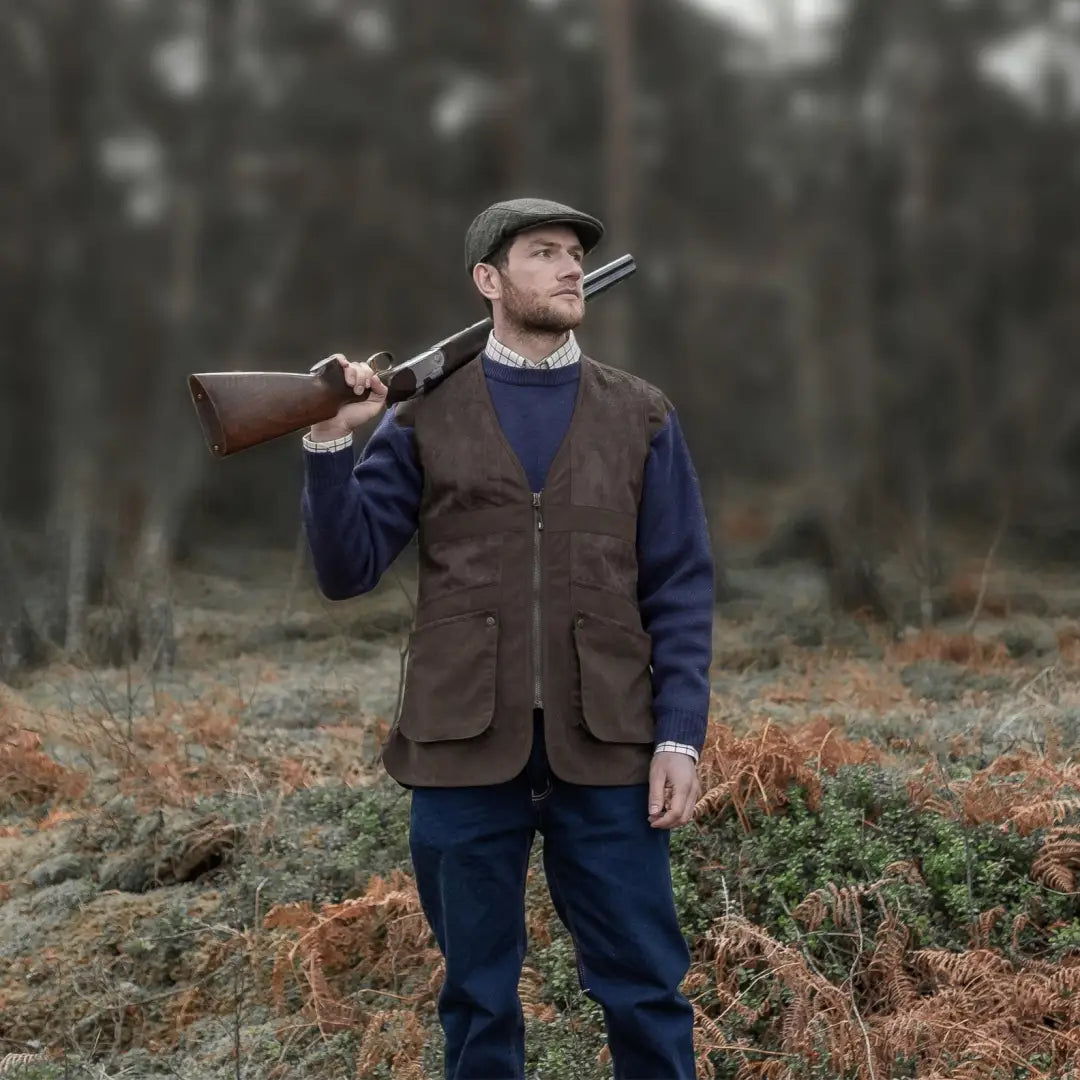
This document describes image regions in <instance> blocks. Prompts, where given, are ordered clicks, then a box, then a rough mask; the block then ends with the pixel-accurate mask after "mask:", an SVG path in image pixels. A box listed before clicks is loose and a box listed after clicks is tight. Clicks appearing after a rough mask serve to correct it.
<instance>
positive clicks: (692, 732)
mask: <svg viewBox="0 0 1080 1080" xmlns="http://www.w3.org/2000/svg"><path fill="white" fill-rule="evenodd" d="M708 723H709V718H708V717H707V716H702V715H701V714H700V713H692V712H680V711H678V710H676V709H672V710H668V711H665V712H662V713H657V716H656V739H655V742H656V745H657V746H659V745H660V744H661V743H679V744H681V745H683V746H692V747H693V748H694V749H695V750H696V751H697V752H698V753H699V754H700V753H701V748H702V747H703V746H704V745H705V728H706V727H707V726H708Z"/></svg>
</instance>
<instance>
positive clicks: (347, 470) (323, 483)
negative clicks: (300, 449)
mask: <svg viewBox="0 0 1080 1080" xmlns="http://www.w3.org/2000/svg"><path fill="white" fill-rule="evenodd" d="M353 465H354V462H353V452H352V443H351V442H350V444H349V445H348V446H344V447H342V448H341V449H340V450H334V451H330V452H328V451H325V450H305V451H304V474H305V476H306V477H307V485H308V487H309V488H313V489H326V488H331V487H340V486H341V485H342V484H347V483H348V482H349V477H351V476H352V471H353Z"/></svg>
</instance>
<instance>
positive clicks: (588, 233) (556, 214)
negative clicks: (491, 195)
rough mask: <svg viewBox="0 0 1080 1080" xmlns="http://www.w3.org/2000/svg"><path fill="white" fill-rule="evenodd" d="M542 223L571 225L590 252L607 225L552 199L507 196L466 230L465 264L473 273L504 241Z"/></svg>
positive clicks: (483, 213)
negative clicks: (510, 197)
mask: <svg viewBox="0 0 1080 1080" xmlns="http://www.w3.org/2000/svg"><path fill="white" fill-rule="evenodd" d="M538 225H569V226H570V227H571V228H572V229H573V230H574V231H575V232H576V233H577V234H578V238H579V239H580V240H581V246H582V247H583V248H584V249H585V252H586V254H588V252H590V251H591V250H592V249H593V248H594V247H596V245H597V244H598V243H599V242H600V238H601V237H602V236H603V235H604V226H603V224H602V223H601V222H600V221H599V220H598V219H597V218H594V217H593V216H592V215H591V214H583V213H582V212H581V211H580V210H575V209H574V208H573V207H572V206H564V205H563V204H562V203H557V202H551V201H550V200H548V199H507V200H505V201H504V202H497V203H495V204H494V205H493V206H489V207H488V208H487V209H486V210H483V211H481V212H480V213H479V214H477V216H476V217H475V218H474V219H473V222H472V224H471V225H470V226H469V228H468V231H467V232H466V233H465V264H466V269H467V270H468V271H469V273H470V274H471V273H472V269H473V267H474V266H475V265H476V264H477V263H481V262H485V261H486V260H487V259H488V258H490V257H491V256H492V255H494V254H495V252H496V250H497V249H498V248H499V246H500V245H501V244H502V243H503V241H504V240H509V239H510V237H512V236H515V235H516V234H517V233H519V232H524V231H525V230H526V229H535V228H536V227H537V226H538Z"/></svg>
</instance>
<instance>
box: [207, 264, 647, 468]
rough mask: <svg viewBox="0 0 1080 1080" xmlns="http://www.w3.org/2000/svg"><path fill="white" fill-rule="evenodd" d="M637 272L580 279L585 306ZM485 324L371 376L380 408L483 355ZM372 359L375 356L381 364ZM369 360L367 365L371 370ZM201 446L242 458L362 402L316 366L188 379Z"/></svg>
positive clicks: (624, 269) (623, 267)
mask: <svg viewBox="0 0 1080 1080" xmlns="http://www.w3.org/2000/svg"><path fill="white" fill-rule="evenodd" d="M636 269H637V265H636V263H635V262H634V258H633V256H632V255H623V256H621V257H620V258H618V259H615V260H614V261H613V262H610V263H608V264H607V265H606V266H602V267H600V268H599V269H598V270H594V271H593V272H592V273H591V274H588V275H587V276H586V277H585V281H584V283H583V290H584V294H585V299H586V300H588V299H589V298H590V297H593V296H597V295H599V294H600V293H602V292H604V291H606V290H607V289H609V288H611V286H612V285H616V284H618V283H619V282H620V281H623V280H624V279H625V278H627V277H629V276H630V275H631V274H632V273H634V271H635V270H636ZM490 330H491V320H490V319H484V320H482V321H481V322H478V323H473V325H472V326H467V327H466V328H465V329H464V330H459V331H458V332H457V333H456V334H453V335H451V336H450V337H448V338H444V339H443V340H442V341H440V342H439V343H438V344H437V345H435V346H433V347H432V348H430V349H428V350H426V351H425V352H422V353H420V354H418V355H417V356H414V357H412V358H411V359H410V360H406V361H405V362H404V363H402V364H398V365H396V366H395V367H391V368H388V369H386V370H385V371H380V372H379V377H380V378H381V379H382V381H383V382H384V383H385V384H386V387H387V396H386V402H387V404H388V405H393V404H394V403H395V402H398V401H405V400H406V399H408V398H410V397H413V396H414V395H416V394H421V393H426V392H427V391H428V390H431V389H432V388H433V387H435V386H437V385H438V384H439V383H440V382H442V380H443V379H445V378H446V377H447V376H448V375H450V374H452V373H453V372H454V371H456V370H457V369H458V368H459V367H461V366H463V365H464V364H466V363H468V362H469V361H470V360H472V359H473V358H474V357H475V356H476V355H477V354H478V353H479V352H480V351H481V350H482V349H483V347H484V343H485V341H486V340H487V335H488V332H489V331H490ZM388 355H389V354H388V353H379V354H376V356H388ZM375 359H376V357H372V358H370V360H369V363H372V366H373V367H374V366H375V364H374V363H373V361H374V360H375ZM188 389H189V390H190V392H191V400H192V402H193V403H194V405H195V411H196V413H197V414H198V417H199V422H200V424H201V425H202V429H203V434H204V435H205V436H206V444H207V446H209V447H210V452H211V453H212V454H213V455H214V456H215V457H219V458H222V457H228V456H229V455H230V454H235V453H238V452H239V451H240V450H246V449H247V448H248V447H251V446H258V445H259V444H260V443H264V442H269V441H270V440H271V439H277V438H280V437H281V436H282V435H291V434H292V433H293V432H296V431H301V430H302V429H304V428H308V427H311V425H312V424H318V423H320V422H321V421H323V420H329V419H330V418H331V417H333V416H335V415H336V414H337V411H338V409H339V408H340V407H341V406H342V405H344V404H345V403H346V402H350V401H363V399H364V397H365V396H366V393H365V394H357V393H356V392H355V391H354V390H353V389H352V387H350V386H349V385H347V384H346V382H345V377H344V373H343V372H342V369H341V365H340V364H338V363H337V362H336V361H334V360H331V359H327V360H320V361H319V363H317V364H316V365H315V366H314V367H313V368H312V369H311V370H310V371H309V372H308V373H307V374H306V375H298V374H295V373H293V372H285V371H215V372H202V373H200V374H197V375H189V376H188Z"/></svg>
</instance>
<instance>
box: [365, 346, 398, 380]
mask: <svg viewBox="0 0 1080 1080" xmlns="http://www.w3.org/2000/svg"><path fill="white" fill-rule="evenodd" d="M384 356H385V357H386V366H385V367H379V360H380V358H381V357H384ZM367 363H368V367H370V368H371V370H372V371H374V372H375V374H376V375H382V374H384V373H385V372H387V371H389V370H390V369H391V368H392V367H393V366H394V354H393V353H391V352H387V351H386V350H385V349H384V350H383V351H382V352H377V353H372V354H371V355H370V356H369V357H368V358H367Z"/></svg>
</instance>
